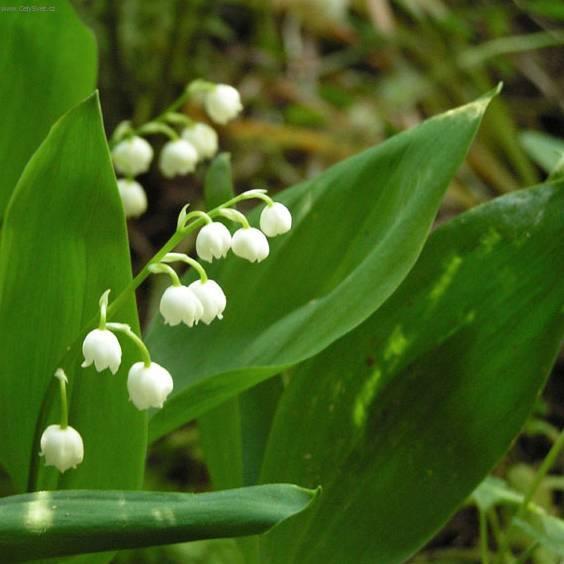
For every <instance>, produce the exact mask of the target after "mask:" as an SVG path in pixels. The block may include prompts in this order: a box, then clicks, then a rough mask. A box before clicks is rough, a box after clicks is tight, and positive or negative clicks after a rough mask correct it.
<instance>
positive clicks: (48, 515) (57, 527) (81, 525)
mask: <svg viewBox="0 0 564 564" xmlns="http://www.w3.org/2000/svg"><path fill="white" fill-rule="evenodd" d="M314 497H315V492H314V491H311V490H304V489H302V488H298V487H296V486H292V485H284V484H282V485H269V486H255V487H253V488H245V489H240V490H229V491H225V492H218V493H203V494H182V493H158V492H120V491H103V492H100V491H88V490H77V491H65V492H46V491H42V492H36V493H33V494H26V495H18V496H12V497H8V498H5V499H4V500H2V503H1V504H0V549H1V551H2V558H3V559H8V560H9V561H10V562H17V561H22V560H30V559H36V558H48V557H53V556H62V555H67V554H78V553H80V554H83V553H89V552H98V551H102V550H112V549H114V550H115V549H120V548H130V547H139V546H150V545H156V544H168V543H174V542H182V541H188V540H198V539H202V538H222V537H236V536H241V535H249V534H258V533H262V532H264V531H266V530H268V529H270V528H271V527H273V526H274V525H277V524H278V523H280V522H281V521H283V520H284V519H287V518H288V517H291V516H292V515H295V514H297V513H299V512H300V511H303V510H304V509H305V508H306V507H307V506H308V505H309V504H310V502H311V501H312V499H314Z"/></svg>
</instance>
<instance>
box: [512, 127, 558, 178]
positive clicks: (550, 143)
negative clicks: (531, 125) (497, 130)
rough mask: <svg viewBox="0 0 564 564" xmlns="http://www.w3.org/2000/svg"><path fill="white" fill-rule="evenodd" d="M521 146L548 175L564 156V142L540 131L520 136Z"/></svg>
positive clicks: (528, 132)
mask: <svg viewBox="0 0 564 564" xmlns="http://www.w3.org/2000/svg"><path fill="white" fill-rule="evenodd" d="M520 140H521V144H522V145H523V147H524V149H525V151H527V153H528V154H529V156H530V157H531V159H533V160H534V161H535V162H536V163H537V164H538V165H539V166H540V167H541V168H543V169H544V170H545V172H546V173H547V174H550V173H551V172H552V171H553V170H554V168H555V167H556V165H557V164H558V161H559V160H560V159H561V158H562V156H563V155H564V140H563V139H558V137H553V136H552V135H548V134H546V133H541V132H540V131H524V132H523V133H521V135H520Z"/></svg>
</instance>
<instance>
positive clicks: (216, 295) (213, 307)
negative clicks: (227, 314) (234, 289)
mask: <svg viewBox="0 0 564 564" xmlns="http://www.w3.org/2000/svg"><path fill="white" fill-rule="evenodd" d="M188 287H189V288H190V289H191V290H192V291H193V292H194V293H195V294H196V296H197V297H198V299H199V300H200V302H201V303H202V306H203V307H204V313H203V314H202V317H201V320H202V321H203V322H204V323H205V324H206V325H209V324H210V323H211V322H212V321H213V320H214V319H215V318H216V317H217V319H223V311H224V310H225V306H226V305H227V298H226V297H225V294H224V293H223V290H222V289H221V287H220V285H219V284H218V283H217V282H214V281H213V280H206V281H205V282H202V281H201V280H196V282H192V284H190V286H188Z"/></svg>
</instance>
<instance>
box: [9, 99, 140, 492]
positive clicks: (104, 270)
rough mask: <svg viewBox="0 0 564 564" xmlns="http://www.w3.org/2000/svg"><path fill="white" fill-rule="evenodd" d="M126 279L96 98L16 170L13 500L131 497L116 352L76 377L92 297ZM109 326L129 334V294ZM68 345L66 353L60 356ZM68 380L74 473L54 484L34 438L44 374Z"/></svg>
mask: <svg viewBox="0 0 564 564" xmlns="http://www.w3.org/2000/svg"><path fill="white" fill-rule="evenodd" d="M130 278H131V267H130V260H129V250H128V245H127V235H126V230H125V222H124V216H123V210H122V207H121V202H120V199H119V196H118V193H117V190H116V183H115V177H114V174H113V170H112V165H111V162H110V158H109V153H108V149H107V145H106V138H105V135H104V129H103V126H102V118H101V115H100V107H99V103H98V97H97V95H92V96H91V97H90V98H88V99H87V100H86V101H84V102H83V103H82V104H80V105H79V106H77V107H76V108H74V109H73V110H71V111H70V112H69V113H67V114H66V115H65V116H63V117H62V118H61V119H60V121H59V122H58V123H57V124H56V125H55V126H54V127H53V128H52V130H51V132H50V133H49V135H48V136H47V138H46V139H45V141H44V142H43V143H42V144H41V146H40V148H39V149H38V150H37V152H36V153H35V154H34V156H33V157H32V159H31V160H30V162H29V163H28V165H27V166H26V168H25V171H24V173H23V174H22V176H21V178H20V181H19V182H18V185H17V188H16V191H15V192H14V195H13V197H12V199H11V202H10V205H9V207H8V210H7V212H6V219H5V223H4V229H3V234H2V241H1V246H0V334H1V335H2V339H1V340H0V355H1V356H2V358H3V361H2V366H1V367H0V382H1V384H2V394H0V460H1V462H2V464H3V465H4V466H5V468H6V470H7V471H8V473H9V474H10V476H11V478H12V481H13V483H14V487H15V489H16V491H17V492H23V491H26V490H28V489H40V488H45V487H54V486H56V485H57V484H58V486H59V487H64V488H80V487H89V488H110V487H112V488H123V489H130V488H137V487H139V486H140V485H141V481H142V476H143V466H144V458H145V435H146V422H145V416H144V415H143V414H141V413H140V412H138V411H137V410H136V409H135V408H134V407H133V406H132V405H131V404H130V403H129V402H128V401H127V391H126V385H125V377H126V371H127V368H128V367H129V366H130V365H131V364H132V363H133V362H134V360H137V358H136V354H137V353H136V352H135V351H134V350H133V349H132V348H131V347H124V356H123V364H122V369H121V370H120V371H119V372H118V374H117V375H116V376H112V375H111V374H109V372H108V371H106V372H105V373H103V374H98V373H96V372H95V370H94V368H93V367H91V368H88V369H83V368H80V363H81V360H82V359H81V356H80V338H81V333H80V331H81V329H82V328H83V327H84V326H85V324H86V323H88V322H89V321H91V320H92V318H93V316H95V315H96V311H97V305H98V299H99V297H100V295H101V294H102V292H103V291H104V290H106V289H107V288H111V289H112V292H113V294H114V295H115V294H116V293H117V292H118V291H119V290H121V289H122V288H123V287H124V286H125V285H126V284H127V283H128V282H129V280H130ZM119 319H120V321H123V322H127V323H129V324H130V325H131V326H132V327H134V328H138V321H137V311H136V307H135V300H134V297H133V296H130V297H129V299H128V300H127V302H126V304H125V306H124V307H123V308H122V309H121V310H120V312H119ZM69 347H71V348H70V349H69ZM59 366H62V367H63V368H64V369H65V370H66V372H67V375H68V377H69V380H70V424H71V425H72V426H73V427H76V428H77V429H79V430H80V433H81V435H82V437H83V439H84V442H85V445H86V452H85V459H84V462H83V464H81V465H80V467H79V468H78V469H77V470H75V471H72V472H69V473H67V474H65V475H64V476H62V477H61V478H59V474H58V472H57V471H56V470H54V469H53V468H45V467H44V466H43V463H42V462H41V460H40V458H39V457H38V452H39V445H38V440H39V436H38V435H39V434H40V433H41V432H42V431H43V429H44V428H45V426H46V425H47V424H48V423H53V422H55V421H57V420H58V408H59V406H58V397H57V394H56V393H55V392H56V390H57V387H56V382H55V380H54V378H53V373H54V372H55V369H56V368H57V367H59Z"/></svg>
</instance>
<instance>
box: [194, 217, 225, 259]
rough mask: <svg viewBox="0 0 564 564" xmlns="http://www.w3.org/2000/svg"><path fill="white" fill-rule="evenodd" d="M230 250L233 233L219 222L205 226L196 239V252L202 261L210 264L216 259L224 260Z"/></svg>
mask: <svg viewBox="0 0 564 564" xmlns="http://www.w3.org/2000/svg"><path fill="white" fill-rule="evenodd" d="M230 248H231V233H229V229H227V227H225V225H223V223H220V222H219V221H214V222H212V223H208V224H207V225H204V227H202V228H201V229H200V232H199V233H198V236H197V237H196V252H197V253H198V256H199V257H200V258H201V259H202V260H206V261H208V262H212V261H213V259H214V258H215V259H219V258H224V257H225V256H226V255H227V253H228V251H229V249H230Z"/></svg>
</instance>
